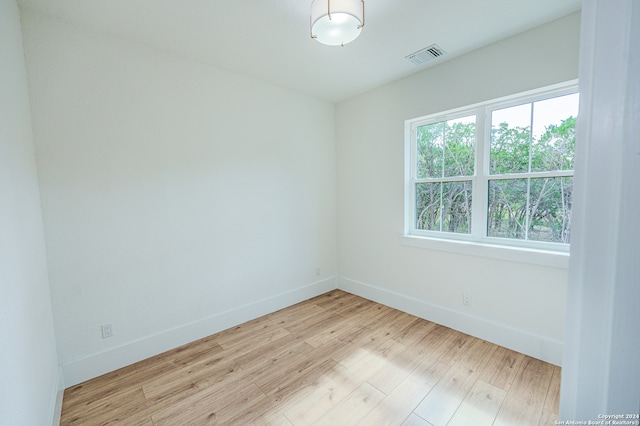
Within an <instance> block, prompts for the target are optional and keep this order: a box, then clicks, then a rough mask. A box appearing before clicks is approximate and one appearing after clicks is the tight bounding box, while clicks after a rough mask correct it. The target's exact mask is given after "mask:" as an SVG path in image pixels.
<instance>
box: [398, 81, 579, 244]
mask: <svg viewBox="0 0 640 426" xmlns="http://www.w3.org/2000/svg"><path fill="white" fill-rule="evenodd" d="M572 93H577V85H576V84H575V83H573V84H568V85H567V84H565V85H558V86H556V87H553V88H546V89H541V90H538V91H534V92H529V93H526V94H522V95H515V96H512V97H510V98H508V99H501V100H496V101H490V102H486V103H483V104H478V105H475V106H471V107H467V108H462V109H458V110H453V111H449V112H445V113H442V114H434V115H431V116H427V117H423V118H421V119H414V120H408V121H407V122H406V128H407V138H406V141H407V143H408V144H409V146H408V149H407V155H408V156H409V158H408V159H407V161H408V162H409V163H408V164H407V165H408V166H409V167H407V174H408V176H407V178H406V182H407V187H406V195H405V200H406V201H405V205H406V206H407V208H408V209H407V210H408V211H407V212H406V221H405V223H406V225H405V233H406V234H409V235H414V236H427V237H435V238H440V239H460V240H470V241H477V242H482V243H489V244H499V245H509V246H523V247H534V248H540V249H551V250H557V251H568V244H563V243H557V242H548V241H535V240H529V236H530V235H529V229H530V225H531V223H532V222H531V221H532V217H531V214H532V210H531V209H532V207H533V206H532V179H564V178H571V177H573V170H572V169H571V170H551V171H534V170H533V169H532V164H533V155H534V152H533V151H534V150H533V144H534V137H533V132H534V120H535V111H534V103H536V102H538V101H543V100H546V99H552V98H555V97H561V96H564V95H568V94H572ZM525 104H529V105H528V107H529V125H528V132H529V138H528V159H527V160H528V161H527V163H528V164H527V167H526V172H520V173H502V174H491V173H492V170H491V148H492V146H491V145H492V139H491V138H492V113H493V112H494V111H498V110H501V109H507V108H509V107H512V106H519V105H525ZM472 115H475V118H476V125H475V157H474V174H473V175H471V176H453V177H446V176H444V175H445V165H444V162H445V156H444V155H443V156H442V173H441V175H442V176H441V177H430V178H418V165H417V158H418V157H417V154H418V152H417V151H418V147H417V144H418V143H417V131H418V128H419V127H420V126H425V125H430V124H434V123H439V122H447V121H449V120H455V119H456V118H460V117H468V116H472ZM445 132H446V126H443V137H442V139H443V145H444V146H443V152H446V136H445V134H446V133H445ZM518 180H522V181H524V182H525V183H526V199H525V200H526V206H525V208H524V211H525V212H526V217H525V222H524V239H517V238H505V237H499V236H489V226H490V224H489V220H490V217H489V208H488V207H489V197H490V196H491V194H490V192H489V191H490V186H491V183H492V182H501V181H502V182H503V183H504V184H505V185H506V184H508V183H509V182H508V181H513V182H516V181H518ZM448 182H470V184H471V224H470V229H469V230H468V233H450V232H447V231H443V224H444V221H445V218H444V217H443V214H444V206H443V197H442V192H443V187H444V184H445V183H448ZM541 182H542V181H541ZM424 183H440V206H439V216H440V217H439V223H438V229H437V230H425V229H419V227H418V216H417V211H418V205H417V203H418V199H417V192H418V185H419V184H424ZM547 183H548V181H546V182H543V188H545V187H546V185H547ZM542 194H543V193H542ZM562 194H563V195H562V196H563V197H564V193H562ZM561 201H562V202H563V203H564V201H565V200H564V199H562V200H561ZM563 205H564V204H563ZM534 223H535V222H534Z"/></svg>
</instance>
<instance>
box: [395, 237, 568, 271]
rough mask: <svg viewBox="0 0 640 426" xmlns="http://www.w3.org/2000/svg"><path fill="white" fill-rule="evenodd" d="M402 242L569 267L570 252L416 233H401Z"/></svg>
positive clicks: (442, 249) (488, 256) (512, 260)
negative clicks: (446, 238)
mask: <svg viewBox="0 0 640 426" xmlns="http://www.w3.org/2000/svg"><path fill="white" fill-rule="evenodd" d="M400 243H401V244H402V245H404V246H409V247H417V248H423V249H428V250H438V251H446V252H450V253H456V254H464V255H468V256H478V257H484V258H490V259H498V260H506V261H510V262H520V263H528V264H533V265H539V266H548V267H552V268H560V269H568V268H569V253H565V252H560V251H550V250H538V249H532V248H525V247H511V246H504V245H497V244H486V243H478V242H473V241H458V240H445V239H440V238H429V237H421V236H420V237H419V236H414V235H401V236H400Z"/></svg>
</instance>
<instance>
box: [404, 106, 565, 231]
mask: <svg viewBox="0 0 640 426" xmlns="http://www.w3.org/2000/svg"><path fill="white" fill-rule="evenodd" d="M575 125H576V118H575V117H568V118H567V119H565V120H561V122H560V124H557V125H555V124H554V125H549V126H548V127H547V128H546V129H545V131H544V133H543V134H542V135H540V137H538V138H534V137H532V132H531V129H530V128H529V127H510V126H509V124H508V123H500V124H498V125H497V126H493V128H492V129H491V148H490V173H491V174H492V175H508V174H514V173H527V172H538V171H554V170H571V169H573V160H574V149H575ZM475 131H476V129H475V123H460V122H453V123H450V122H440V123H434V124H429V125H425V126H421V127H419V128H418V129H417V178H418V179H423V178H446V177H458V176H469V177H471V176H473V174H474V161H475V158H474V155H475ZM572 192H573V179H572V178H568V177H551V178H538V179H534V178H519V179H496V180H490V182H489V193H488V199H489V205H488V215H487V221H488V223H487V233H488V235H489V236H494V237H503V238H514V239H529V240H540V241H552V242H561V243H568V242H569V239H570V230H571V214H570V213H571V202H572V201H571V200H572ZM416 227H417V228H418V229H427V230H441V231H448V232H457V233H469V232H470V230H471V181H470V180H469V181H462V182H433V183H419V184H417V186H416Z"/></svg>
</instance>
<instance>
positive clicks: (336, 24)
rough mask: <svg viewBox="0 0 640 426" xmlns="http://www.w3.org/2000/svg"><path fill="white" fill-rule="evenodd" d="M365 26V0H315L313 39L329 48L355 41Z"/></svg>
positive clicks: (312, 19) (313, 8) (312, 26)
mask: <svg viewBox="0 0 640 426" xmlns="http://www.w3.org/2000/svg"><path fill="white" fill-rule="evenodd" d="M363 26H364V0H313V2H312V3H311V37H313V38H315V39H316V40H318V41H319V42H320V43H322V44H327V45H329V46H343V45H345V44H347V43H350V42H352V41H353V40H355V39H356V38H357V37H358V36H359V35H360V31H362V27H363Z"/></svg>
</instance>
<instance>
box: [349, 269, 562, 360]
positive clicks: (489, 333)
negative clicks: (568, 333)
mask: <svg viewBox="0 0 640 426" xmlns="http://www.w3.org/2000/svg"><path fill="white" fill-rule="evenodd" d="M338 288H339V289H341V290H344V291H347V292H349V293H352V294H355V295H358V296H361V297H365V298H367V299H369V300H373V301H375V302H378V303H382V304H384V305H386V306H389V307H392V308H395V309H399V310H401V311H403V312H407V313H409V314H412V315H415V316H417V317H420V318H422V319H425V320H427V321H433V322H435V323H437V324H440V325H444V326H445V327H449V328H452V329H454V330H458V331H460V332H463V333H466V334H470V335H472V336H474V337H477V338H479V339H483V340H486V341H488V342H491V343H495V344H496V345H500V346H503V347H505V348H508V349H511V350H514V351H517V352H520V353H523V354H525V355H529V356H531V357H534V358H537V359H540V360H542V361H545V362H549V363H551V364H555V365H558V366H559V365H561V362H562V342H559V341H555V340H552V339H549V338H546V337H544V336H539V335H536V334H533V333H529V332H527V331H525V330H520V329H516V328H513V327H510V326H508V325H506V324H501V323H498V322H495V321H491V320H487V319H484V318H480V317H476V316H473V315H469V314H465V313H463V312H458V311H455V310H452V309H449V308H446V307H443V306H439V305H435V304H432V303H429V302H426V301H424V300H419V299H416V298H413V297H411V296H407V295H404V294H400V293H396V292H392V291H389V290H386V289H382V288H379V287H376V286H373V285H370V284H367V283H363V282H359V281H356V280H352V279H349V278H344V277H341V278H340V279H339V280H338Z"/></svg>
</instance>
